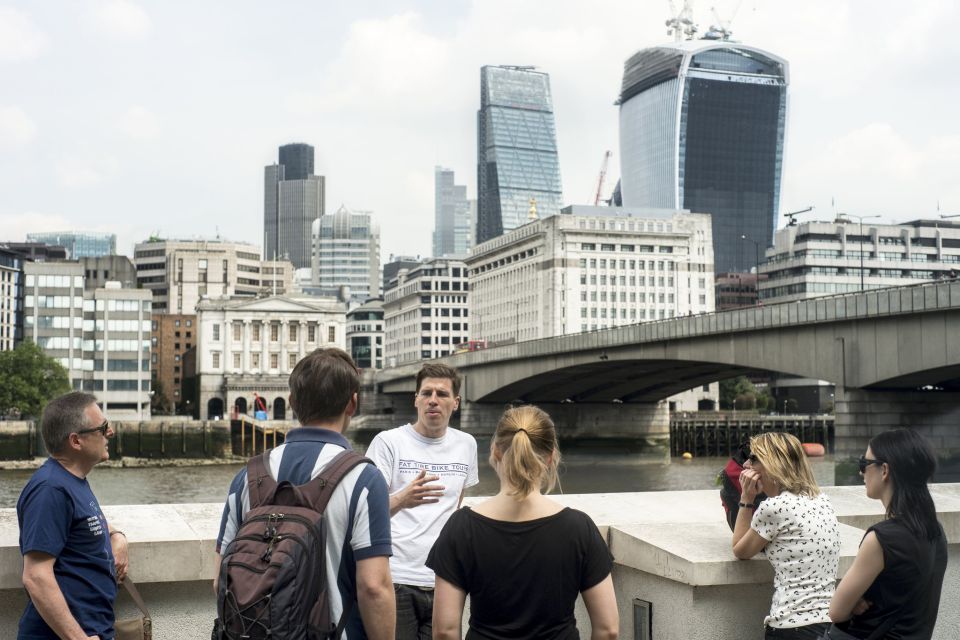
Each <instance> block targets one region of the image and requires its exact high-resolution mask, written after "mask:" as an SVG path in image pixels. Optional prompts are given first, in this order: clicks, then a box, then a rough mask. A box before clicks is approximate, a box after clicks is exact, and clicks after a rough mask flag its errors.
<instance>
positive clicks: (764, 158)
mask: <svg viewBox="0 0 960 640" xmlns="http://www.w3.org/2000/svg"><path fill="white" fill-rule="evenodd" d="M787 84H788V65H787V61H786V60H784V59H782V58H779V57H777V56H775V55H773V54H770V53H767V52H765V51H761V50H760V49H757V48H755V47H749V46H746V45H743V44H740V43H737V42H732V41H729V40H687V41H683V42H676V43H672V44H668V45H663V46H659V47H652V48H649V49H643V50H641V51H639V52H637V53H636V54H634V55H633V56H631V57H630V58H629V59H628V60H627V62H626V63H625V65H624V74H623V84H622V86H621V91H620V99H619V101H618V103H619V105H620V172H621V185H620V191H621V198H622V203H623V206H625V207H666V208H671V209H689V210H691V211H695V212H698V213H709V214H712V215H713V246H714V261H715V262H714V269H715V271H716V272H728V271H741V272H744V271H750V269H752V268H753V267H754V261H755V260H754V251H753V247H749V246H747V247H745V246H744V245H745V243H744V241H743V240H742V238H741V236H744V235H745V236H747V237H748V238H750V239H752V240H754V241H755V242H757V243H759V244H760V246H761V247H766V246H768V245H769V244H770V242H771V239H772V236H773V230H774V228H775V226H776V217H777V211H778V209H779V203H780V177H781V173H782V167H783V144H784V130H785V126H786V117H787Z"/></svg>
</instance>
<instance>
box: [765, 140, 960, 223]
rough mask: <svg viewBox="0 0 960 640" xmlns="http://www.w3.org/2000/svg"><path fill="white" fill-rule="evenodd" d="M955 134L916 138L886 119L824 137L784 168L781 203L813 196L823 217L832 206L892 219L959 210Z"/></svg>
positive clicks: (959, 144)
mask: <svg viewBox="0 0 960 640" xmlns="http://www.w3.org/2000/svg"><path fill="white" fill-rule="evenodd" d="M958 165H960V135H952V136H942V137H931V138H928V139H925V140H924V139H917V138H916V137H913V138H911V137H908V136H906V135H905V134H903V133H901V132H900V131H899V130H897V128H896V127H894V126H893V125H892V124H890V123H886V122H875V123H870V124H867V125H864V126H862V127H859V128H857V129H854V130H851V131H848V132H846V133H844V134H842V135H840V136H838V137H836V138H834V139H832V140H828V141H824V144H823V145H822V149H821V152H820V153H818V154H815V155H813V156H808V157H806V158H804V160H803V162H802V163H799V164H798V166H797V167H795V169H794V170H793V171H791V172H788V173H787V174H786V177H787V180H788V184H787V185H786V188H785V197H784V203H783V205H784V208H785V209H786V208H789V207H790V206H793V205H797V206H799V205H800V204H802V203H807V202H815V203H816V204H817V205H818V214H817V215H816V216H815V217H816V218H819V219H826V217H828V216H829V214H830V212H831V211H832V209H831V208H830V207H829V204H830V201H831V199H832V198H833V197H834V196H836V205H837V208H838V209H840V210H843V211H849V212H852V213H862V214H865V215H872V214H880V215H882V216H883V217H884V220H886V221H891V222H896V221H905V220H909V219H916V218H923V217H931V216H933V215H935V208H936V203H937V201H938V200H939V201H940V202H941V203H942V205H943V207H944V210H945V211H950V212H953V210H954V209H956V210H957V211H960V186H957V184H956V180H954V179H953V178H954V174H955V168H956V167H957V166H958Z"/></svg>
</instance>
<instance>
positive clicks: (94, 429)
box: [77, 420, 110, 437]
mask: <svg viewBox="0 0 960 640" xmlns="http://www.w3.org/2000/svg"><path fill="white" fill-rule="evenodd" d="M109 430H110V423H109V422H108V421H106V420H104V421H103V424H102V425H100V426H99V427H92V428H90V429H80V430H79V431H77V435H80V436H82V435H83V434H85V433H95V432H97V431H99V432H100V435H102V436H104V437H106V435H107V431H109Z"/></svg>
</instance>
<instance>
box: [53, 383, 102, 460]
mask: <svg viewBox="0 0 960 640" xmlns="http://www.w3.org/2000/svg"><path fill="white" fill-rule="evenodd" d="M96 402H97V397H96V396H95V395H93V394H92V393H84V392H82V391H71V392H70V393H65V394H63V395H62V396H59V397H57V398H54V399H53V400H51V401H50V402H48V403H47V406H46V407H44V408H43V417H41V418H40V434H41V435H42V436H43V444H45V445H46V447H47V452H48V453H51V454H55V453H60V452H61V451H62V450H63V448H64V445H66V443H67V439H68V438H69V437H70V434H71V433H76V432H77V430H78V429H89V428H90V426H91V425H89V424H88V422H89V421H88V420H87V414H86V411H87V407H89V406H90V405H92V404H95V403H96Z"/></svg>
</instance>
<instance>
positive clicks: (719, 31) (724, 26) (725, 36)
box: [703, 0, 743, 40]
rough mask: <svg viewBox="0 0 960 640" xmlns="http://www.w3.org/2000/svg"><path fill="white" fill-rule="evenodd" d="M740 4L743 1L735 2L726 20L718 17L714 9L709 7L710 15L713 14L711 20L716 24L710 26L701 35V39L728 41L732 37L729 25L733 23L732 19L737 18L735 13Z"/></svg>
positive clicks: (738, 9)
mask: <svg viewBox="0 0 960 640" xmlns="http://www.w3.org/2000/svg"><path fill="white" fill-rule="evenodd" d="M742 3H743V0H740V2H737V6H736V7H734V9H733V12H732V13H731V14H730V17H729V18H727V19H726V20H724V19H723V18H721V17H720V14H719V13H718V12H717V8H716V7H710V13H712V14H713V19H714V20H716V23H715V24H712V25H710V28H709V29H707V32H706V33H705V34H703V38H704V39H705V40H730V38H731V37H732V36H733V31H732V30H731V29H730V23H731V22H733V19H734V18H736V17H737V12H738V11H740V5H741V4H742Z"/></svg>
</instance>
